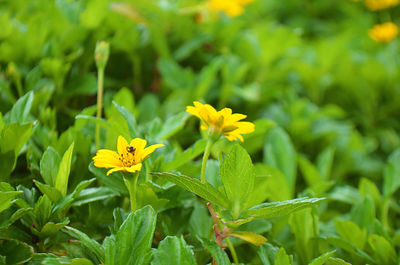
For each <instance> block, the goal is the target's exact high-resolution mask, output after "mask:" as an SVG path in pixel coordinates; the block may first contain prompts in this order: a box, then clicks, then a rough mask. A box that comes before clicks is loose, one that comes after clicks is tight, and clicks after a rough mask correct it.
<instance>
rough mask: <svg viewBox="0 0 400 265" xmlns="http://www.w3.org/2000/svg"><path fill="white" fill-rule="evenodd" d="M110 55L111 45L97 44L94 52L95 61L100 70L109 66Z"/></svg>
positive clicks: (103, 42) (105, 43)
mask: <svg viewBox="0 0 400 265" xmlns="http://www.w3.org/2000/svg"><path fill="white" fill-rule="evenodd" d="M109 54H110V44H109V43H108V42H105V41H100V42H97V44H96V50H95V52H94V59H95V60H96V65H97V68H98V69H104V68H105V67H106V65H107V61H108V56H109Z"/></svg>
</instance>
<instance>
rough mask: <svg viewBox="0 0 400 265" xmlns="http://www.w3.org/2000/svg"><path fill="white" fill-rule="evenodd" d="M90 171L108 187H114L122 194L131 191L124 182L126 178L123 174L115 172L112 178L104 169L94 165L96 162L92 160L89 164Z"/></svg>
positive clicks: (113, 188)
mask: <svg viewBox="0 0 400 265" xmlns="http://www.w3.org/2000/svg"><path fill="white" fill-rule="evenodd" d="M89 171H90V172H92V173H93V174H94V175H95V177H96V178H97V179H98V180H100V182H101V183H103V184H104V185H105V186H106V187H108V188H110V189H112V190H113V191H115V192H118V193H119V194H122V195H129V192H128V190H127V188H126V186H125V184H124V180H123V178H122V175H121V174H115V173H114V174H113V176H112V177H111V178H110V177H109V176H107V175H106V173H105V172H104V169H101V168H98V167H95V166H94V162H93V161H92V162H91V163H90V165H89Z"/></svg>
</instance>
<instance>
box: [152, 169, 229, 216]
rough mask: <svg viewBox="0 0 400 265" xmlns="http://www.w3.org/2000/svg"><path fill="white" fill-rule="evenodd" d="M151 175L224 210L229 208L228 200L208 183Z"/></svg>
mask: <svg viewBox="0 0 400 265" xmlns="http://www.w3.org/2000/svg"><path fill="white" fill-rule="evenodd" d="M151 174H153V175H156V176H159V177H164V178H166V179H167V180H168V181H171V182H173V183H175V184H176V185H178V186H179V187H181V188H183V189H185V190H187V191H190V192H193V193H194V194H196V195H199V196H200V197H202V198H203V199H205V200H206V201H208V202H211V203H215V204H217V205H219V206H220V207H222V208H224V209H228V208H229V203H228V199H227V198H226V197H225V195H223V194H222V193H221V192H219V191H218V190H217V189H215V188H214V187H213V186H211V185H210V184H209V183H201V182H200V180H198V179H195V178H190V177H188V176H184V175H177V174H172V173H167V172H162V173H161V172H160V173H151Z"/></svg>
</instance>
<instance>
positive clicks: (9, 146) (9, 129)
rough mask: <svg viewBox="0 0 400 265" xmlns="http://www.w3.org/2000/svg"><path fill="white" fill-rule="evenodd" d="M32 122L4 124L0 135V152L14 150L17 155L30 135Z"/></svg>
mask: <svg viewBox="0 0 400 265" xmlns="http://www.w3.org/2000/svg"><path fill="white" fill-rule="evenodd" d="M32 127H33V123H27V124H23V125H19V124H17V123H12V124H6V125H4V128H3V130H2V132H1V136H0V150H1V152H2V153H6V152H8V151H14V152H15V157H17V156H18V154H19V152H20V151H21V149H22V147H23V146H24V145H25V143H26V142H27V141H28V139H29V137H31V135H32Z"/></svg>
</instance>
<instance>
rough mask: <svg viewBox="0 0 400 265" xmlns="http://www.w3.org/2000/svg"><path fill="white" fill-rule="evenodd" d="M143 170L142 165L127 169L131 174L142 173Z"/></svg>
mask: <svg viewBox="0 0 400 265" xmlns="http://www.w3.org/2000/svg"><path fill="white" fill-rule="evenodd" d="M141 169H142V163H139V164H136V165H133V166H131V167H126V168H125V170H126V171H128V172H131V173H135V172H136V171H140V170H141Z"/></svg>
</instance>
